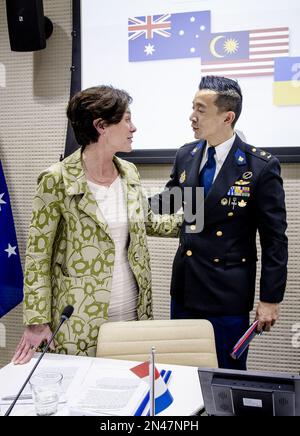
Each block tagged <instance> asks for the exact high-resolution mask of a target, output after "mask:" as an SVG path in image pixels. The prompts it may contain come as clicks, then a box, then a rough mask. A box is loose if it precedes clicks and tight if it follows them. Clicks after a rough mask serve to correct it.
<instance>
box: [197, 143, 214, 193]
mask: <svg viewBox="0 0 300 436" xmlns="http://www.w3.org/2000/svg"><path fill="white" fill-rule="evenodd" d="M215 154H216V149H215V147H208V150H207V161H206V164H205V165H204V167H203V168H202V170H201V172H200V176H199V177H200V186H203V188H204V197H206V196H207V194H208V192H209V190H210V188H211V185H212V183H213V180H214V176H215V172H216V160H215Z"/></svg>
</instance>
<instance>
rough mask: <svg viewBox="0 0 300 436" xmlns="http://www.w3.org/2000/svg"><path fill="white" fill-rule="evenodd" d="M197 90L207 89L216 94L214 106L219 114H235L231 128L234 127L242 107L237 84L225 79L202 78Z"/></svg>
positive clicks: (216, 77)
mask: <svg viewBox="0 0 300 436" xmlns="http://www.w3.org/2000/svg"><path fill="white" fill-rule="evenodd" d="M199 89H209V90H211V91H215V92H216V93H217V94H218V96H217V98H216V101H215V105H216V106H217V108H218V109H219V111H221V112H227V111H232V112H234V113H235V119H234V121H233V123H232V127H234V126H235V123H236V122H237V120H238V119H239V116H240V115H241V112H242V105H243V96H242V91H241V88H240V86H239V84H238V83H237V82H236V81H235V80H232V79H228V78H227V77H219V76H204V77H202V79H201V82H200V85H199Z"/></svg>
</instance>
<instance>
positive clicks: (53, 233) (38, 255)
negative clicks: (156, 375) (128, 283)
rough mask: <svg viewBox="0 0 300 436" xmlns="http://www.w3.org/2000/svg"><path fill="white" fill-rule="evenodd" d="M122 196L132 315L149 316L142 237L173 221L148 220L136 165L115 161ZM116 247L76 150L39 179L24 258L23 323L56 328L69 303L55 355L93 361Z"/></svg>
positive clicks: (173, 231)
mask: <svg viewBox="0 0 300 436" xmlns="http://www.w3.org/2000/svg"><path fill="white" fill-rule="evenodd" d="M114 161H115V164H116V165H117V167H118V169H119V172H120V175H121V178H122V182H123V186H124V192H125V195H126V196H127V209H128V220H129V233H130V242H129V246H128V259H129V263H130V266H131V269H132V271H133V273H134V276H135V279H136V281H137V285H138V288H139V295H138V305H137V316H138V319H140V320H145V319H149V318H151V317H152V301H151V272H150V259H149V252H148V247H147V238H146V232H147V233H148V234H151V235H158V236H170V237H173V236H176V235H178V233H179V229H180V225H181V220H180V218H178V217H177V216H159V215H153V214H152V212H151V211H149V209H148V204H147V201H146V199H145V197H144V196H143V193H142V188H141V183H140V178H139V174H138V171H137V169H136V167H135V166H134V165H133V164H131V163H129V162H127V161H124V160H122V159H119V158H117V157H115V158H114ZM114 259H115V248H114V242H113V240H112V238H111V235H110V231H109V228H108V225H107V223H106V222H105V220H104V218H103V216H102V214H101V211H100V209H99V208H98V206H97V202H96V200H95V199H94V197H93V195H92V193H91V191H90V190H89V188H88V184H87V181H86V178H85V174H84V171H83V168H82V164H81V150H80V149H79V150H77V151H76V152H75V153H73V154H72V155H70V156H69V157H67V158H66V159H64V160H63V161H62V162H59V163H57V164H55V165H53V166H51V167H50V168H49V169H48V170H46V171H44V172H43V173H42V174H41V175H40V177H39V179H38V188H37V193H36V196H35V198H34V206H33V214H32V220H31V224H30V228H29V238H28V244H27V250H26V259H25V281H24V321H25V324H27V325H31V324H45V323H49V324H50V327H51V329H52V330H53V329H55V327H56V326H57V325H58V323H59V321H60V315H61V312H62V310H63V309H64V307H65V306H66V305H68V304H71V305H72V306H74V313H73V315H72V317H71V318H70V321H69V322H66V323H64V325H63V327H62V329H61V330H60V332H59V333H58V335H57V338H56V342H55V347H56V352H58V353H66V354H76V355H88V356H94V355H95V352H96V345H97V338H98V331H99V327H100V326H101V324H102V323H103V322H105V321H106V320H107V318H108V307H109V300H110V289H111V283H112V275H113V270H114Z"/></svg>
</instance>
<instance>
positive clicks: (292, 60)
mask: <svg viewBox="0 0 300 436" xmlns="http://www.w3.org/2000/svg"><path fill="white" fill-rule="evenodd" d="M273 100H274V105H275V106H294V105H300V57H283V58H277V59H275V64H274V83H273Z"/></svg>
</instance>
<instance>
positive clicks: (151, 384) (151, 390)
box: [149, 347, 155, 416]
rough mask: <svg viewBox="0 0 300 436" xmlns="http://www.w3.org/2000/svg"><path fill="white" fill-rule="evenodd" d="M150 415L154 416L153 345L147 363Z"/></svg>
mask: <svg viewBox="0 0 300 436" xmlns="http://www.w3.org/2000/svg"><path fill="white" fill-rule="evenodd" d="M149 380H150V416H155V347H152V349H151V354H150V365H149Z"/></svg>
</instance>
